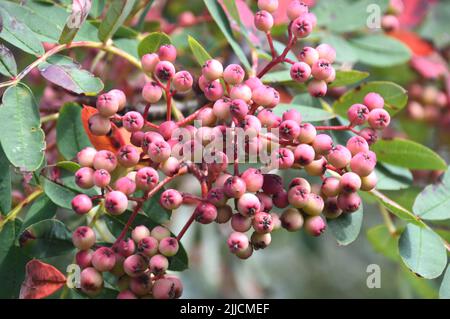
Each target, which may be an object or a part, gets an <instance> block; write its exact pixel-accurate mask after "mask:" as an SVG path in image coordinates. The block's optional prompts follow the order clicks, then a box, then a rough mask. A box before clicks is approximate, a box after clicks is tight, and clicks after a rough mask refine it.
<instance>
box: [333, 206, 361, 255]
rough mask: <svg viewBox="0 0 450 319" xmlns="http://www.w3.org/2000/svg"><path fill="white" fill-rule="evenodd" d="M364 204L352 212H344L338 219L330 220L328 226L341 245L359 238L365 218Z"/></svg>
mask: <svg viewBox="0 0 450 319" xmlns="http://www.w3.org/2000/svg"><path fill="white" fill-rule="evenodd" d="M363 210H364V209H363V205H362V204H361V206H360V207H359V209H358V210H357V211H356V212H354V213H351V214H342V215H341V216H339V217H338V218H336V219H329V220H328V228H329V229H330V230H331V233H332V234H333V236H334V237H335V238H336V241H337V242H338V244H339V245H343V246H346V245H349V244H351V243H352V242H354V241H355V240H356V238H358V235H359V232H360V231H361V225H362V220H363Z"/></svg>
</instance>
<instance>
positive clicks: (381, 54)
mask: <svg viewBox="0 0 450 319" xmlns="http://www.w3.org/2000/svg"><path fill="white" fill-rule="evenodd" d="M349 43H350V44H351V46H352V47H353V50H354V51H355V53H356V54H357V56H358V60H359V62H361V63H364V64H368V65H372V66H377V67H389V66H393V65H398V64H401V63H404V62H407V61H408V60H409V59H410V58H411V51H410V50H409V48H408V47H407V46H406V45H404V44H403V43H402V42H400V41H398V40H396V39H394V38H392V37H389V36H387V35H384V34H369V35H364V36H362V37H358V38H352V39H350V40H349Z"/></svg>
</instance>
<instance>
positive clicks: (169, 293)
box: [152, 278, 176, 299]
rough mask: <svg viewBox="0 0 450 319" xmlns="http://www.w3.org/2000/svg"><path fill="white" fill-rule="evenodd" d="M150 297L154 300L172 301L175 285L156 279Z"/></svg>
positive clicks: (168, 280) (163, 279)
mask: <svg viewBox="0 0 450 319" xmlns="http://www.w3.org/2000/svg"><path fill="white" fill-rule="evenodd" d="M152 295H153V298H155V299H174V298H175V295H176V293H175V284H174V283H173V282H172V281H171V280H170V279H166V278H162V279H158V280H157V281H155V283H154V285H153V288H152Z"/></svg>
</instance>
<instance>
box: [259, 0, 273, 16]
mask: <svg viewBox="0 0 450 319" xmlns="http://www.w3.org/2000/svg"><path fill="white" fill-rule="evenodd" d="M258 8H259V9H260V10H265V11H268V12H270V13H273V12H275V11H276V10H277V9H278V0H258Z"/></svg>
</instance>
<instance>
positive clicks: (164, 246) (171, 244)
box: [158, 218, 215, 257]
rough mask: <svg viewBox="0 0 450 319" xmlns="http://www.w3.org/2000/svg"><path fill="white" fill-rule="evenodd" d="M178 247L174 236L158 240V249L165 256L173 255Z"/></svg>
mask: <svg viewBox="0 0 450 319" xmlns="http://www.w3.org/2000/svg"><path fill="white" fill-rule="evenodd" d="M214 219H215V218H214ZM178 249H179V245H178V240H177V239H176V238H174V237H166V238H163V239H161V241H160V242H159V246H158V250H159V252H160V253H161V254H163V255H164V256H166V257H172V256H175V255H176V253H177V252H178Z"/></svg>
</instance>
